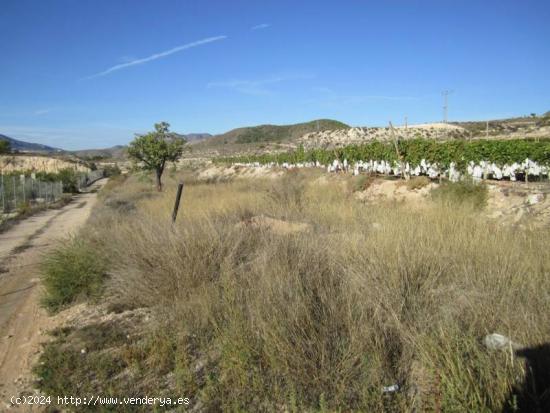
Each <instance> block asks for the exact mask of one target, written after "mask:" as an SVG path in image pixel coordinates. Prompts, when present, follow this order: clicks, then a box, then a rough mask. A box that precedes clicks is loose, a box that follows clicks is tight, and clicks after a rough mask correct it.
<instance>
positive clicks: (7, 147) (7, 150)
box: [0, 139, 11, 154]
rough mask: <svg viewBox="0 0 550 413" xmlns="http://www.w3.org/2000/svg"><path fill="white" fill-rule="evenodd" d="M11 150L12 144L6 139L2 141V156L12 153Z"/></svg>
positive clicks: (0, 143) (0, 140) (0, 149)
mask: <svg viewBox="0 0 550 413" xmlns="http://www.w3.org/2000/svg"><path fill="white" fill-rule="evenodd" d="M10 150H11V147H10V143H9V142H8V141H6V140H4V139H0V154H1V153H10Z"/></svg>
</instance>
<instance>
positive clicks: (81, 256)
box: [42, 237, 107, 312]
mask: <svg viewBox="0 0 550 413" xmlns="http://www.w3.org/2000/svg"><path fill="white" fill-rule="evenodd" d="M106 270H107V265H106V263H105V261H104V260H103V259H102V257H100V256H99V254H98V253H97V251H96V250H95V249H94V246H93V245H92V244H90V243H89V242H86V241H85V240H84V239H83V238H81V237H73V238H70V239H69V240H68V241H67V242H66V243H65V244H63V245H60V246H58V247H57V248H56V249H55V250H54V251H53V252H52V253H50V254H49V255H48V256H47V257H46V258H45V260H44V264H43V278H42V284H43V285H44V289H45V294H44V297H43V300H42V303H43V305H44V306H45V307H46V308H47V309H48V310H49V311H51V312H57V311H59V310H60V309H62V308H63V307H65V306H67V305H69V304H71V303H73V302H75V301H77V300H78V299H79V298H86V299H96V298H98V297H99V296H100V295H101V292H102V291H103V281H104V278H105V272H106Z"/></svg>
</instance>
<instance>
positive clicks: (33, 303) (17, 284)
mask: <svg viewBox="0 0 550 413" xmlns="http://www.w3.org/2000/svg"><path fill="white" fill-rule="evenodd" d="M102 184H103V182H99V183H97V185H99V186H101V185H102ZM78 199H79V200H80V203H84V205H83V206H82V207H79V205H80V204H77V203H72V204H69V205H67V206H65V207H64V208H62V209H60V210H48V211H45V212H44V213H41V214H38V215H35V216H33V217H32V218H30V219H29V220H27V221H21V222H20V223H18V224H17V225H15V226H14V227H12V228H11V229H10V230H8V231H7V232H5V233H2V234H0V240H1V241H2V246H1V247H0V264H1V265H2V268H3V269H4V272H3V273H2V274H1V276H0V406H1V407H0V411H4V410H5V409H7V408H8V407H9V408H11V409H13V410H14V411H15V410H17V408H16V407H14V406H10V404H9V398H10V396H17V395H20V394H28V393H33V392H34V391H35V390H33V386H32V379H33V376H32V374H31V367H32V365H33V364H34V363H35V362H36V360H37V357H38V353H39V351H40V343H41V342H42V341H44V340H45V338H46V336H45V334H44V333H45V331H47V330H49V329H51V328H53V327H54V326H55V325H56V323H57V321H56V319H55V318H52V317H49V316H48V315H47V314H46V312H45V310H44V309H42V308H41V306H40V305H39V303H40V271H39V265H40V263H41V260H42V256H43V254H44V253H46V252H47V251H49V249H50V248H51V247H52V246H53V245H54V243H55V242H56V241H57V240H58V239H62V238H63V237H66V236H67V235H68V234H69V233H70V232H73V231H76V230H77V229H78V228H79V227H80V226H81V225H82V224H84V222H85V221H86V220H87V218H88V216H89V214H90V212H91V209H92V207H93V205H94V204H95V200H96V195H95V194H82V195H79V197H78ZM19 411H36V410H33V409H29V406H24V407H20V408H19Z"/></svg>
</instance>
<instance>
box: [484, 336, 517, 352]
mask: <svg viewBox="0 0 550 413" xmlns="http://www.w3.org/2000/svg"><path fill="white" fill-rule="evenodd" d="M483 343H484V344H485V347H487V348H488V349H489V350H506V349H509V348H510V347H511V348H513V349H516V348H518V347H520V346H519V345H518V344H517V343H514V342H513V341H512V340H511V339H509V338H508V337H506V336H503V335H502V334H497V333H493V334H488V335H486V336H485V338H484V339H483Z"/></svg>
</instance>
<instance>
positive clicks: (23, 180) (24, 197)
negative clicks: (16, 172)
mask: <svg viewBox="0 0 550 413" xmlns="http://www.w3.org/2000/svg"><path fill="white" fill-rule="evenodd" d="M21 177H22V178H23V179H21V181H22V182H23V205H25V203H26V202H27V197H26V194H25V192H26V188H25V175H21Z"/></svg>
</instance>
